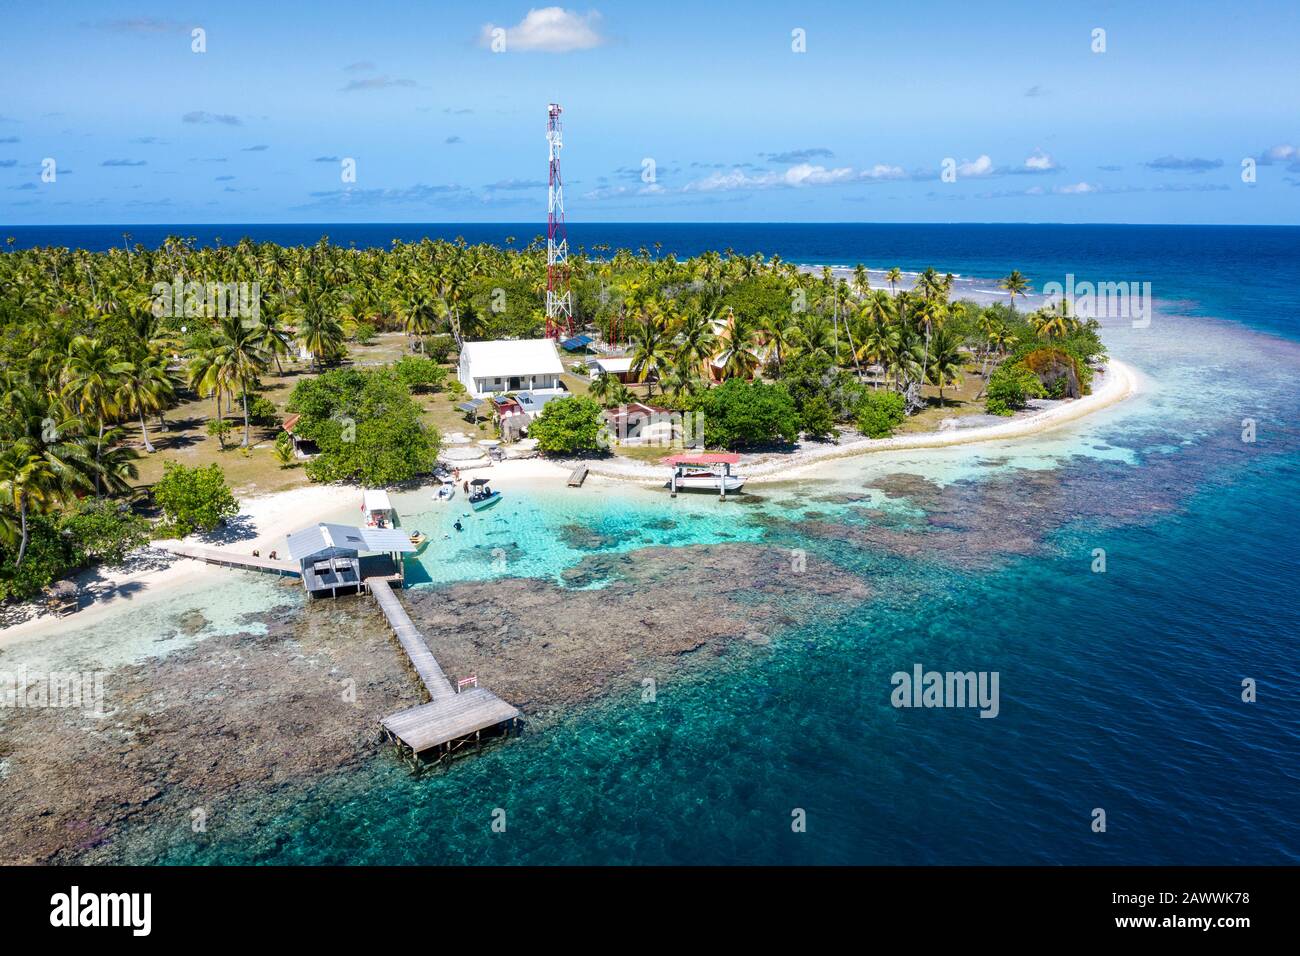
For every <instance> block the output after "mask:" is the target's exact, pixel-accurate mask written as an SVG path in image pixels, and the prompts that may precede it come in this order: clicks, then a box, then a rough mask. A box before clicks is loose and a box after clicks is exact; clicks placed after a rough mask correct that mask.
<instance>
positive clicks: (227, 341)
mask: <svg viewBox="0 0 1300 956" xmlns="http://www.w3.org/2000/svg"><path fill="white" fill-rule="evenodd" d="M217 348H218V349H219V350H220V351H221V352H222V354H223V356H224V361H223V362H222V363H221V364H222V365H223V366H224V367H225V368H226V369H227V370H228V372H227V374H228V375H229V381H230V382H231V383H233V384H235V385H238V386H239V391H240V394H241V396H242V399H243V406H244V440H243V442H242V445H243V447H245V448H247V447H248V446H249V445H250V444H252V438H251V437H250V435H249V418H248V393H249V392H250V391H252V390H253V388H254V387H255V386H256V384H257V377H258V375H259V374H260V373H261V372H262V371H264V370H265V369H266V366H267V364H268V360H267V354H266V351H265V350H264V349H263V348H262V346H261V333H260V331H259V330H258V327H257V326H249V325H245V324H244V322H243V321H242V320H241V319H237V318H229V319H225V320H223V321H222V323H221V338H220V339H219V340H218V345H217Z"/></svg>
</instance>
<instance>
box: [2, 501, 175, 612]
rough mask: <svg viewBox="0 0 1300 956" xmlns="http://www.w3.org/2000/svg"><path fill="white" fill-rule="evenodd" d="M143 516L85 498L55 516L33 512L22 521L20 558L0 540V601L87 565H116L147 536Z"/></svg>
mask: <svg viewBox="0 0 1300 956" xmlns="http://www.w3.org/2000/svg"><path fill="white" fill-rule="evenodd" d="M149 529H150V524H149V521H148V519H146V518H143V517H141V516H140V515H137V514H136V513H135V512H133V511H132V510H131V508H130V507H129V506H127V505H126V504H118V503H116V502H112V501H107V500H105V499H102V498H90V499H86V500H85V501H83V502H81V503H79V504H77V505H75V506H72V507H71V509H70V510H68V511H66V512H63V513H62V514H60V515H57V516H56V515H34V516H32V517H31V518H30V519H29V520H28V523H27V532H28V541H27V547H26V551H25V554H24V555H23V560H22V561H21V562H20V561H19V560H18V550H17V548H15V547H13V546H12V544H11V543H7V542H5V541H3V540H0V600H7V599H11V598H12V599H23V598H29V597H32V596H34V595H36V594H38V593H40V591H41V589H42V588H44V587H46V586H47V585H49V584H51V583H52V582H54V581H55V580H57V579H58V578H61V577H63V576H65V575H67V574H69V573H71V572H73V571H76V570H78V569H80V568H83V567H86V566H87V565H89V564H92V563H104V564H120V563H121V562H122V561H123V560H124V559H125V557H126V555H127V554H128V553H130V552H131V551H133V550H135V549H136V548H138V547H140V546H141V545H143V544H145V543H146V542H147V541H148V540H149Z"/></svg>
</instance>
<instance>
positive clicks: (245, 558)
mask: <svg viewBox="0 0 1300 956" xmlns="http://www.w3.org/2000/svg"><path fill="white" fill-rule="evenodd" d="M162 548H163V550H164V551H170V552H171V553H172V554H176V555H180V556H181V557H182V558H193V559H194V560H196V561H204V562H206V563H208V564H219V565H221V566H222V567H226V568H240V569H242V570H244V571H264V572H266V573H267V574H279V575H283V576H284V577H293V578H297V577H301V576H302V575H301V573H300V572H299V570H298V565H296V564H293V563H291V562H289V561H272V560H271V559H270V558H260V557H253V555H251V554H238V553H236V552H234V551H227V550H225V549H223V548H206V547H204V546H202V545H198V544H181V543H179V542H178V543H176V544H163V545H162Z"/></svg>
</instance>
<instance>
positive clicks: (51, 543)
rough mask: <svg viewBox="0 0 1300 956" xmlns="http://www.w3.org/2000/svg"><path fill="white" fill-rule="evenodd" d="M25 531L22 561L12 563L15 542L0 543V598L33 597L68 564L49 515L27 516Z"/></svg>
mask: <svg viewBox="0 0 1300 956" xmlns="http://www.w3.org/2000/svg"><path fill="white" fill-rule="evenodd" d="M27 531H28V541H27V553H26V554H24V555H23V563H22V564H19V565H15V564H14V561H15V559H16V558H17V557H18V542H17V541H15V542H13V543H12V545H9V544H0V599H3V600H8V599H10V598H13V599H14V600H23V599H25V598H29V597H33V596H34V595H36V594H39V593H40V591H41V589H42V588H44V587H46V586H47V585H49V584H50V583H51V582H53V581H55V580H57V579H58V578H59V577H61V576H62V575H63V572H64V571H66V570H67V569H68V567H69V566H70V564H71V563H72V562H71V558H70V555H69V550H68V544H67V541H66V540H65V539H64V538H63V537H62V536H61V535H60V534H59V532H58V529H57V528H56V527H55V525H54V522H53V521H51V520H50V519H49V518H47V517H45V516H44V515H30V516H29V517H28V518H27Z"/></svg>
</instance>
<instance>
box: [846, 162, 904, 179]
mask: <svg viewBox="0 0 1300 956" xmlns="http://www.w3.org/2000/svg"><path fill="white" fill-rule="evenodd" d="M906 177H907V170H905V169H903V167H902V166H887V165H885V164H884V163H876V165H874V166H872V167H871V168H870V169H864V170H862V171H861V172H860V173H858V178H859V179H905V178H906Z"/></svg>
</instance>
